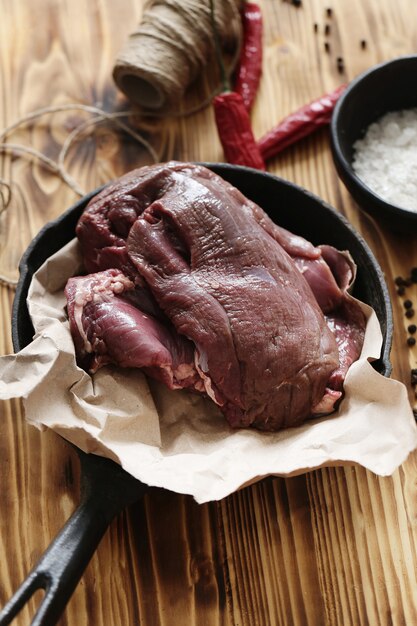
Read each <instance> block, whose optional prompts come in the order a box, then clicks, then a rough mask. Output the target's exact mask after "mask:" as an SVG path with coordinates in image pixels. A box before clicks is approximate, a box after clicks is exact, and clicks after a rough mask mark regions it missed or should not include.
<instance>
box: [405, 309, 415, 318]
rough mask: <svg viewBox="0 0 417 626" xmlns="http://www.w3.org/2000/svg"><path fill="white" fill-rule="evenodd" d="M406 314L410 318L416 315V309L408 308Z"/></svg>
mask: <svg viewBox="0 0 417 626" xmlns="http://www.w3.org/2000/svg"><path fill="white" fill-rule="evenodd" d="M405 316H406V317H408V318H410V317H414V309H407V310H406V312H405Z"/></svg>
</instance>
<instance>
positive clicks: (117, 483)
mask: <svg viewBox="0 0 417 626" xmlns="http://www.w3.org/2000/svg"><path fill="white" fill-rule="evenodd" d="M81 458H82V457H81ZM96 458H97V459H99V465H101V462H102V461H104V464H103V465H104V467H105V470H107V469H108V468H107V465H106V464H112V466H111V467H110V470H111V471H109V472H108V479H109V480H110V482H108V481H107V480H106V472H104V474H102V475H101V476H100V475H96V474H95V471H93V476H91V475H90V476H88V477H87V480H86V479H85V476H84V483H85V485H84V486H85V487H86V488H85V489H84V490H83V491H84V493H83V497H82V501H81V504H80V505H79V507H78V508H77V509H76V510H75V512H74V513H73V514H72V516H71V517H70V519H69V520H68V521H67V523H66V524H65V526H64V527H63V528H62V530H61V531H60V532H59V534H58V535H57V536H56V538H55V539H54V540H53V541H52V543H51V544H50V546H49V548H48V549H47V550H46V552H45V553H44V554H43V556H42V557H41V558H40V559H39V561H38V563H37V564H36V565H35V567H34V568H33V569H32V571H31V572H30V573H29V575H28V577H27V578H26V580H25V581H24V582H23V583H22V585H21V586H20V587H19V589H18V590H17V591H16V593H15V594H14V596H13V597H12V598H11V599H10V600H9V602H8V603H7V604H6V605H5V606H4V608H3V610H2V611H1V613H0V626H7V625H8V624H10V623H11V621H12V620H13V619H14V618H15V617H16V615H17V614H18V613H19V611H20V610H21V609H22V608H23V606H24V605H25V604H26V602H27V601H28V600H29V599H30V598H31V597H32V595H33V593H34V592H35V591H37V590H38V589H44V590H45V595H44V597H43V599H42V601H41V603H40V606H39V608H38V610H37V612H36V614H35V616H34V618H33V620H32V622H31V626H52V625H53V624H56V622H57V621H58V619H59V617H60V616H61V614H62V612H63V610H64V609H65V606H66V604H67V602H68V600H69V598H70V597H71V595H72V593H73V591H74V589H75V587H76V586H77V583H78V581H79V580H80V578H81V576H82V574H83V572H84V570H85V568H86V567H87V565H88V563H89V561H90V559H91V557H92V556H93V554H94V552H95V550H96V548H97V546H98V544H99V543H100V540H101V538H102V537H103V535H104V533H105V531H106V529H107V527H108V526H109V524H110V522H111V521H112V520H113V518H114V517H115V516H116V515H117V514H118V513H120V512H121V511H122V510H123V509H124V508H125V506H127V505H128V504H130V503H131V502H134V501H135V500H138V499H139V498H140V497H141V496H142V495H143V494H144V492H145V489H146V487H145V485H142V484H141V483H140V482H139V481H137V480H135V479H133V478H132V477H130V476H128V475H127V474H126V472H123V470H121V469H120V470H119V468H116V469H117V470H119V473H120V476H121V479H120V477H117V476H116V480H114V479H115V476H114V472H113V465H114V464H113V463H112V461H109V460H108V459H100V458H99V457H96ZM95 462H96V461H95V459H94V461H93V463H95ZM88 463H89V462H88ZM115 467H116V466H115ZM90 473H91V472H90ZM117 478H119V479H118V480H117Z"/></svg>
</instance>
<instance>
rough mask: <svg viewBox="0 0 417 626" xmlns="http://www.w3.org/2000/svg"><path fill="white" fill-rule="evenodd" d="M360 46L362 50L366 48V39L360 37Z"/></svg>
mask: <svg viewBox="0 0 417 626" xmlns="http://www.w3.org/2000/svg"><path fill="white" fill-rule="evenodd" d="M361 48H362V50H365V48H366V39H361Z"/></svg>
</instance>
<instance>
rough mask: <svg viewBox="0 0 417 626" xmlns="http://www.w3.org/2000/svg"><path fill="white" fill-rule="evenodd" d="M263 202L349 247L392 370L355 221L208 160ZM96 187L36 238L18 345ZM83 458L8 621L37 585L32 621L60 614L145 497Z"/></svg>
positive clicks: (18, 303)
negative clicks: (75, 503)
mask: <svg viewBox="0 0 417 626" xmlns="http://www.w3.org/2000/svg"><path fill="white" fill-rule="evenodd" d="M206 165H207V166H208V167H210V169H212V170H214V171H215V172H217V173H218V174H220V176H222V177H223V178H225V179H226V180H228V181H229V182H231V183H232V184H233V185H235V186H236V187H238V188H239V189H240V190H241V191H242V192H243V193H244V194H245V195H246V196H248V197H249V198H251V199H252V200H254V201H255V202H257V203H258V204H259V205H260V206H262V207H263V208H264V209H265V211H267V213H269V215H270V216H271V217H272V219H274V221H276V222H277V223H279V224H280V225H282V226H284V227H285V228H288V229H289V230H292V231H293V232H296V233H298V234H300V235H303V236H304V237H306V238H307V239H309V240H310V241H312V243H314V244H320V243H328V244H331V245H333V246H335V247H337V248H339V249H341V250H343V249H348V250H349V251H350V253H351V254H352V256H353V259H354V260H355V262H356V264H357V267H358V272H357V279H356V282H355V288H354V295H355V296H356V297H358V298H360V299H361V300H363V301H364V302H366V303H368V304H370V305H371V306H372V307H373V308H374V310H375V312H376V314H377V316H378V319H379V322H380V324H381V329H382V333H383V337H384V343H383V346H382V350H381V355H380V358H379V359H378V360H376V361H374V362H373V366H374V368H375V369H376V370H377V371H378V372H380V373H381V374H383V375H385V376H389V374H390V372H391V364H390V361H389V353H390V349H391V342H392V312H391V304H390V299H389V295H388V290H387V286H386V284H385V280H384V276H383V274H382V271H381V269H380V267H379V265H378V263H377V262H376V260H375V257H374V256H373V254H372V252H371V250H370V249H369V247H368V246H367V244H366V243H365V241H364V240H363V239H362V237H361V236H360V235H358V233H356V232H355V231H354V229H353V228H352V227H351V226H350V224H349V223H348V222H347V221H346V220H345V219H344V218H343V217H342V216H341V215H340V214H338V213H337V212H336V211H335V210H334V209H332V208H331V207H330V206H329V205H327V204H326V203H324V202H323V201H321V200H320V199H318V198H317V197H316V196H313V195H312V194H310V193H308V192H306V191H305V190H303V189H301V188H300V187H297V186H296V185H293V184H292V183H289V182H287V181H284V180H282V179H279V178H277V177H275V176H272V175H271V174H266V173H263V172H258V171H256V170H252V169H248V168H243V167H236V166H231V165H226V164H206ZM96 193H97V191H94V192H92V193H91V194H89V195H88V196H86V197H85V198H83V199H81V200H80V201H79V202H77V203H76V204H75V205H74V206H73V207H71V208H70V209H69V210H68V211H66V212H65V213H63V214H62V215H61V216H60V217H59V218H58V219H57V220H55V221H54V222H51V223H50V224H47V225H46V226H45V227H44V228H43V229H42V230H41V231H40V233H39V234H38V235H37V236H36V237H35V239H34V240H33V241H32V243H31V245H30V246H29V248H28V249H27V251H26V253H25V254H24V256H23V258H22V261H21V264H20V268H19V269H20V279H19V284H18V287H17V291H16V296H15V300H14V305H13V321H12V334H13V345H14V348H15V350H16V352H18V351H19V350H21V349H22V348H24V347H25V346H26V345H27V344H28V343H30V341H31V340H32V336H33V326H32V322H31V319H30V317H29V313H28V309H27V305H26V298H27V294H28V289H29V285H30V282H31V280H32V276H33V274H34V273H35V272H36V270H37V269H38V268H39V267H40V266H41V265H42V263H43V262H44V261H45V260H46V259H47V258H48V257H49V256H51V255H52V254H54V253H55V252H57V251H58V250H59V249H60V248H62V246H63V245H65V244H66V243H68V242H69V241H70V240H71V239H72V238H73V237H74V230H75V225H76V223H77V221H78V218H79V216H80V215H81V213H82V211H83V210H84V208H85V206H86V204H87V203H88V201H89V200H90V198H91V197H92V196H93V195H95V194H96ZM78 454H79V457H80V462H81V476H82V483H81V484H82V489H81V503H80V505H79V507H78V509H77V510H76V511H75V513H74V514H73V515H72V517H71V518H70V519H69V521H68V522H67V523H66V525H65V526H64V528H63V529H62V531H61V532H60V533H59V535H58V536H57V537H56V538H55V539H54V541H53V542H52V543H51V545H50V547H49V548H48V550H47V551H46V552H45V554H44V555H43V556H42V557H41V559H40V561H39V562H38V563H37V565H36V566H35V567H34V568H33V570H32V571H31V572H30V574H29V575H28V577H27V579H26V580H25V581H24V582H23V584H22V585H21V587H20V588H19V589H18V591H17V592H16V593H15V595H14V596H13V598H12V599H11V600H10V601H9V602H8V604H7V605H6V606H5V607H4V608H3V611H2V612H1V613H0V626H6V624H9V623H10V622H11V621H12V619H13V618H14V617H15V616H16V615H17V613H18V612H19V611H20V609H21V608H22V606H23V605H24V604H25V603H26V602H27V600H28V599H29V598H30V597H31V595H32V594H33V593H34V592H35V591H36V590H37V589H45V591H46V593H45V596H44V598H43V600H42V602H41V604H40V606H39V609H38V611H37V613H36V615H35V617H34V619H33V621H32V626H42V625H43V626H52V625H53V624H55V623H56V622H57V620H58V619H59V616H60V615H61V613H62V611H63V610H64V608H65V605H66V603H67V602H68V599H69V598H70V596H71V594H72V592H73V590H74V588H75V587H76V585H77V583H78V581H79V579H80V577H81V575H82V573H83V571H84V569H85V567H86V566H87V564H88V562H89V560H90V558H91V556H92V555H93V553H94V551H95V549H96V547H97V545H98V543H99V542H100V539H101V538H102V536H103V534H104V532H105V530H106V529H107V527H108V525H109V524H110V522H111V521H112V519H113V518H114V517H115V516H116V515H117V514H118V513H119V512H120V511H122V510H123V509H124V508H125V507H126V506H127V505H129V504H131V503H132V502H134V501H135V500H137V499H139V498H140V497H142V495H143V494H144V492H145V490H146V486H145V485H143V484H142V483H140V482H139V481H138V480H136V479H134V478H133V477H132V476H130V475H129V474H128V473H127V472H125V471H124V470H122V469H121V468H120V467H119V466H118V465H117V464H115V463H114V462H113V461H111V460H109V459H104V458H101V457H98V456H95V455H91V454H85V453H83V452H82V451H80V450H78Z"/></svg>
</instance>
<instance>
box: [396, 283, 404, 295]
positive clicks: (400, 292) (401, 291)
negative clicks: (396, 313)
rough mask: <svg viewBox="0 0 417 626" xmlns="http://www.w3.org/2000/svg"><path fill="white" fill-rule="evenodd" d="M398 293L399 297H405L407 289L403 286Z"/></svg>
mask: <svg viewBox="0 0 417 626" xmlns="http://www.w3.org/2000/svg"><path fill="white" fill-rule="evenodd" d="M397 293H398V295H399V296H403V295H404V294H405V287H404V285H401V287H398V289H397Z"/></svg>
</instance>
